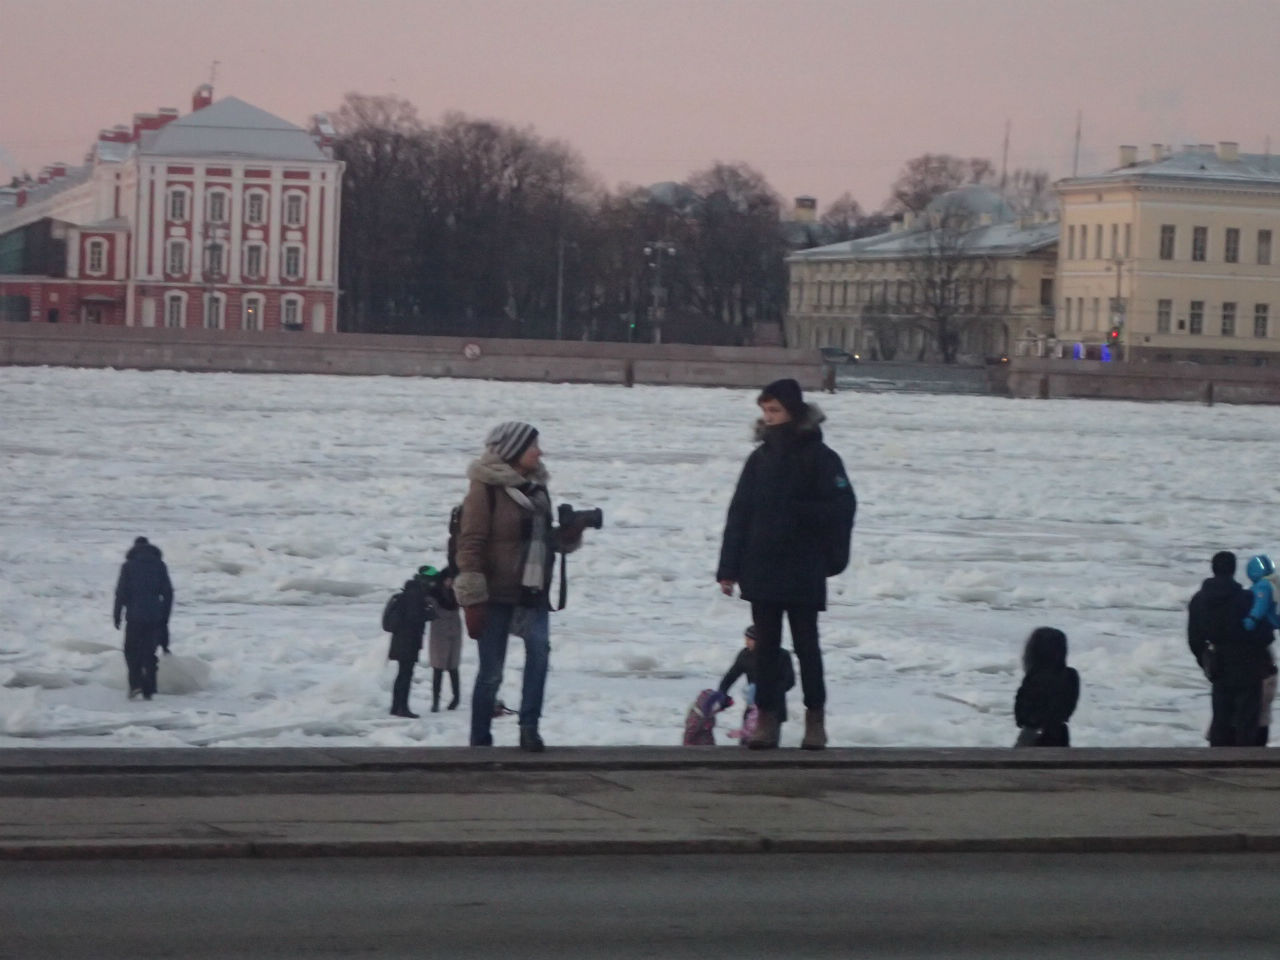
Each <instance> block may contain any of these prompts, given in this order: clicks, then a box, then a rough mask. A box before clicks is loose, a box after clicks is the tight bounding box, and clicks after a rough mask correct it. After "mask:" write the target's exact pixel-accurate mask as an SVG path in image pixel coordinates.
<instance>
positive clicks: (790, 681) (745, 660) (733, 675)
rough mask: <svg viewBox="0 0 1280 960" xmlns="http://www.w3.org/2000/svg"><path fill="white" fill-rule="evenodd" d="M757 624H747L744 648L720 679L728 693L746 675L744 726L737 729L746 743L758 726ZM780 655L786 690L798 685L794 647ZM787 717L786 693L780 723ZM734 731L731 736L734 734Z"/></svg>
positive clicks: (723, 688) (721, 684) (743, 641)
mask: <svg viewBox="0 0 1280 960" xmlns="http://www.w3.org/2000/svg"><path fill="white" fill-rule="evenodd" d="M756 636H757V634H756V625H755V624H754V623H753V624H751V626H749V627H747V629H746V630H744V631H743V634H742V649H741V650H739V651H738V656H737V657H735V658H734V661H733V665H732V666H730V667H729V672H728V673H726V674H725V675H724V677H723V678H722V679H721V681H720V692H721V693H723V694H725V695H728V693H729V688H730V687H732V686H733V685H734V683H736V682H737V680H738V678H739V677H741V676H745V677H746V678H747V692H746V696H744V697H743V699H744V700H745V701H746V705H745V709H744V711H743V714H742V729H741V730H740V731H737V733H738V736H739V737H740V738H741V740H742V742H743V743H744V744H745V743H746V742H747V739H748V738H749V737H750V736H751V733H752V732H753V731H754V730H755V723H754V721H755V705H756ZM778 656H780V657H781V658H782V689H783V692H784V693H785V692H786V691H787V690H790V689H791V688H792V687H794V686H795V685H796V671H795V665H794V664H793V663H792V662H791V651H790V650H785V649H779V650H778ZM786 719H787V701H786V697H785V696H784V697H783V700H782V713H781V714H780V719H779V721H778V722H779V723H782V722H784V721H785V720H786ZM733 735H734V733H733V732H732V731H731V732H730V734H729V736H733Z"/></svg>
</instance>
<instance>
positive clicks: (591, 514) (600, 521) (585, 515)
mask: <svg viewBox="0 0 1280 960" xmlns="http://www.w3.org/2000/svg"><path fill="white" fill-rule="evenodd" d="M557 519H558V520H559V523H560V526H562V527H580V528H582V529H584V530H585V529H588V528H590V529H592V530H599V529H600V528H601V527H603V526H604V511H603V510H601V509H600V508H599V507H596V508H595V509H594V510H575V509H573V507H572V506H571V505H570V504H567V503H562V504H560V513H559V517H558V518H557Z"/></svg>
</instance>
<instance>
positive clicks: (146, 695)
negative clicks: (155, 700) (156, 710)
mask: <svg viewBox="0 0 1280 960" xmlns="http://www.w3.org/2000/svg"><path fill="white" fill-rule="evenodd" d="M142 699H143V700H150V699H151V694H149V693H144V694H143V695H142Z"/></svg>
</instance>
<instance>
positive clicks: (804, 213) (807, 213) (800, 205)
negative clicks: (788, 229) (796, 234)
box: [791, 197, 818, 223]
mask: <svg viewBox="0 0 1280 960" xmlns="http://www.w3.org/2000/svg"><path fill="white" fill-rule="evenodd" d="M791 219H792V220H795V221H796V222H797V223H813V221H815V220H817V219H818V201H817V200H815V199H814V198H813V197H796V206H795V211H794V212H793V213H792V215H791Z"/></svg>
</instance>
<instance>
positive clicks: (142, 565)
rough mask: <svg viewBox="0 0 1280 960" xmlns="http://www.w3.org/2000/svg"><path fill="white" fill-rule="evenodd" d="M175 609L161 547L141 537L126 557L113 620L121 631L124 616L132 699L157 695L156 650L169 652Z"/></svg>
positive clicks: (171, 586)
mask: <svg viewBox="0 0 1280 960" xmlns="http://www.w3.org/2000/svg"><path fill="white" fill-rule="evenodd" d="M172 609H173V584H172V583H171V582H170V581H169V568H168V567H166V566H165V564H164V560H163V558H162V557H161V554H160V550H159V548H158V547H156V546H155V545H153V544H152V543H151V542H149V541H148V540H147V538H146V537H138V539H136V540H134V541H133V546H132V547H130V548H129V552H128V553H127V554H125V561H124V564H123V565H122V566H121V567H120V579H119V580H117V581H116V602H115V608H114V610H113V611H112V614H111V617H112V620H113V621H114V623H115V625H116V629H117V630H119V629H120V615H121V614H122V613H123V614H124V620H125V628H124V662H125V665H126V666H127V667H128V669H129V699H130V700H133V699H135V698H137V697H138V696H141V697H142V698H143V699H144V700H150V699H151V698H152V696H154V695H155V692H156V669H157V667H158V665H159V661H158V660H157V658H156V649H157V648H159V647H163V648H164V651H165V653H168V652H169V612H170V611H171V610H172Z"/></svg>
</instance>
